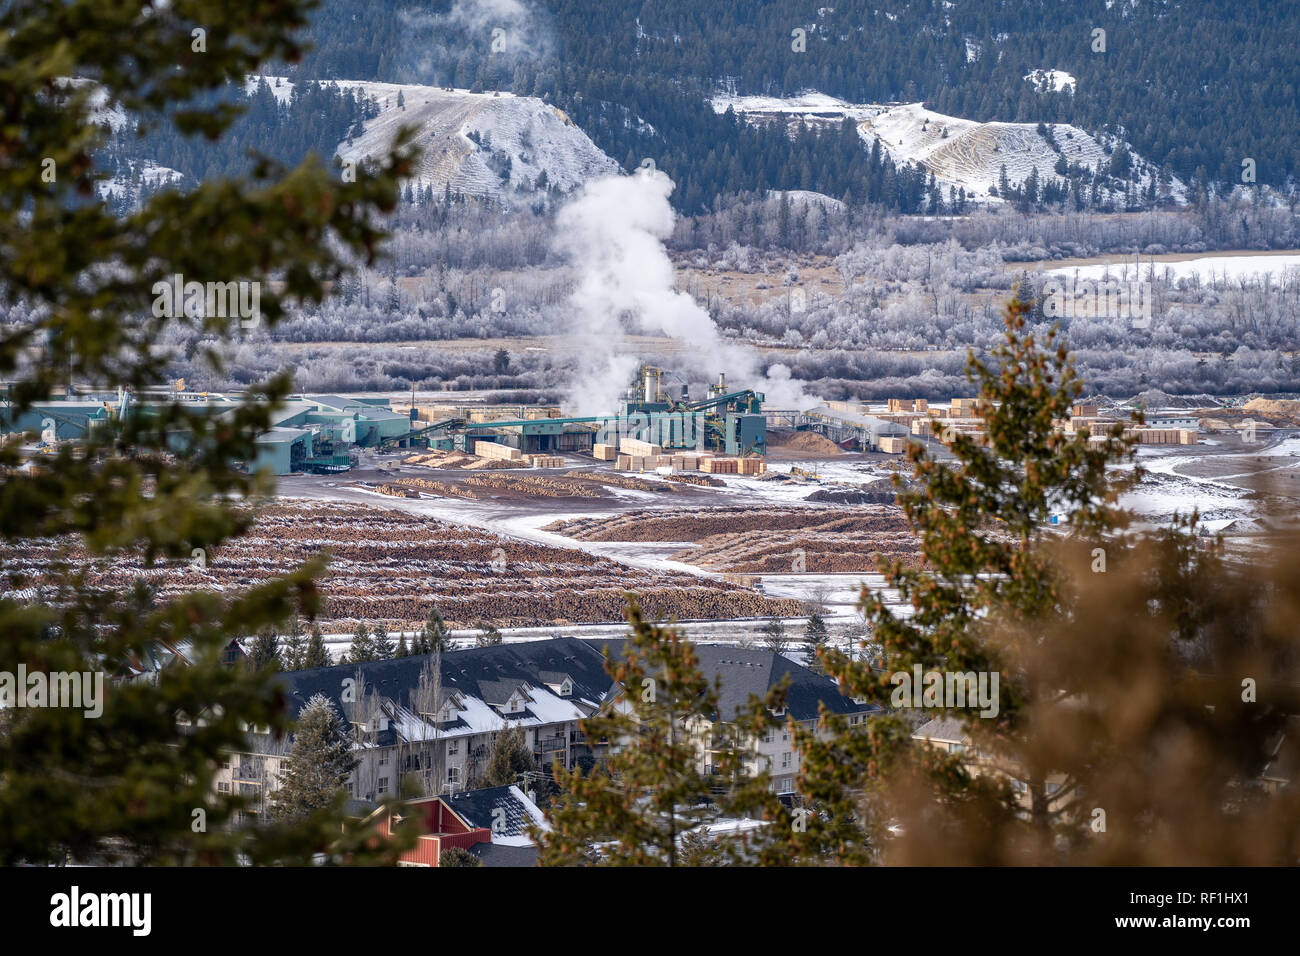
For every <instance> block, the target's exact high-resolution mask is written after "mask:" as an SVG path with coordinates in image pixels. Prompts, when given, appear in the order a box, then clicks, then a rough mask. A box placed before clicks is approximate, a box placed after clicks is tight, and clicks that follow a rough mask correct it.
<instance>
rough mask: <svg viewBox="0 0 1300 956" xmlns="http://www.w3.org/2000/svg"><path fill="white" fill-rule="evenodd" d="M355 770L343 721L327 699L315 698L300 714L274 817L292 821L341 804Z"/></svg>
mask: <svg viewBox="0 0 1300 956" xmlns="http://www.w3.org/2000/svg"><path fill="white" fill-rule="evenodd" d="M356 766H357V760H356V757H354V756H353V753H352V739H351V737H350V736H349V735H348V733H347V730H346V728H345V725H344V723H343V718H342V717H341V716H340V715H339V712H338V711H337V710H336V709H335V708H334V704H333V702H332V701H331V700H330V699H329V698H328V697H325V696H324V695H322V694H316V695H314V696H313V697H312V698H311V699H310V700H308V701H307V703H306V704H305V705H303V708H302V710H301V711H300V712H299V714H298V723H297V727H296V728H295V729H294V733H293V747H292V749H291V750H290V751H289V756H288V758H287V759H286V760H285V761H284V763H283V770H282V771H281V773H280V788H279V789H278V790H276V791H275V792H274V793H272V795H271V815H272V817H274V818H275V819H278V820H293V819H298V818H301V817H305V816H307V815H308V814H310V813H312V812H314V811H318V810H324V809H326V808H328V807H331V806H334V805H336V804H338V803H339V802H340V801H341V800H342V799H343V797H342V795H343V794H344V793H345V791H346V789H347V785H348V780H349V778H350V777H351V775H352V771H353V770H355V769H356Z"/></svg>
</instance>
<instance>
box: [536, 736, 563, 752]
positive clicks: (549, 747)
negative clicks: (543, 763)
mask: <svg viewBox="0 0 1300 956" xmlns="http://www.w3.org/2000/svg"><path fill="white" fill-rule="evenodd" d="M567 745H568V742H567V741H566V740H565V739H564V738H563V737H543V738H542V739H541V740H539V741H537V746H536V747H534V748H533V750H534V751H535V752H537V753H551V752H553V751H556V750H564V749H565V748H566V746H567Z"/></svg>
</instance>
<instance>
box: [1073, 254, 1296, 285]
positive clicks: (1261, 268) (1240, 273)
mask: <svg viewBox="0 0 1300 956" xmlns="http://www.w3.org/2000/svg"><path fill="white" fill-rule="evenodd" d="M1294 269H1300V255H1281V256H1265V255H1259V256H1200V257H1198V258H1195V259H1186V260H1183V261H1181V262H1143V263H1142V264H1141V265H1140V266H1138V265H1135V264H1133V263H1118V264H1116V263H1102V264H1098V265H1090V266H1066V267H1063V268H1059V269H1051V270H1049V271H1051V272H1054V273H1059V274H1061V275H1068V276H1071V277H1077V278H1079V279H1088V280H1097V279H1116V280H1119V281H1125V280H1127V279H1133V278H1136V279H1148V278H1151V277H1152V276H1153V275H1154V277H1155V278H1158V279H1167V280H1169V281H1171V282H1177V281H1179V280H1182V279H1191V278H1193V277H1196V278H1197V279H1198V280H1199V281H1200V282H1204V283H1211V282H1224V281H1228V282H1230V281H1234V280H1236V279H1242V278H1245V277H1247V276H1261V275H1272V276H1281V275H1282V274H1283V273H1284V272H1286V271H1288V270H1294Z"/></svg>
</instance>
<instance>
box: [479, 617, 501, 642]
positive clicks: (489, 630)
mask: <svg viewBox="0 0 1300 956" xmlns="http://www.w3.org/2000/svg"><path fill="white" fill-rule="evenodd" d="M475 626H476V627H477V628H478V632H479V633H478V637H476V638H475V639H474V643H475V645H476V646H478V647H491V646H493V645H494V644H500V643H501V632H500V631H498V630H497V629H496V628H495V627H493V626H492V625H491V624H489V623H487V622H486V621H479V622H478V624H476V625H475Z"/></svg>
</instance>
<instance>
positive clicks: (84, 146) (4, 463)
mask: <svg viewBox="0 0 1300 956" xmlns="http://www.w3.org/2000/svg"><path fill="white" fill-rule="evenodd" d="M310 6H311V4H309V3H306V2H303V0H284V2H280V3H276V4H267V3H264V2H261V0H248V2H245V3H239V4H232V5H227V6H220V7H218V6H211V7H206V8H204V9H203V10H201V11H200V10H199V9H198V7H197V6H196V5H195V4H194V3H191V2H189V0H181V2H178V3H173V4H170V5H168V7H167V11H166V15H165V16H162V17H154V18H153V19H151V20H150V19H148V17H147V16H145V17H144V19H142V16H144V15H142V13H141V10H140V8H138V7H137V8H134V9H127V8H118V9H111V8H108V7H105V6H104V5H103V4H100V3H96V2H93V0H68V2H67V3H64V4H62V5H61V6H60V7H59V11H58V12H59V16H60V17H66V18H67V19H66V21H64V22H65V26H66V25H67V24H76V27H75V29H62V28H54V29H52V28H51V21H50V18H49V14H50V11H49V9H47V8H45V7H43V6H41V5H38V4H32V3H17V4H6V5H4V7H3V9H0V35H3V36H4V37H5V43H4V48H3V50H2V51H0V73H2V74H3V76H4V82H3V86H4V90H5V117H6V118H5V124H6V130H7V132H6V133H5V134H4V141H5V144H6V145H5V162H4V164H3V171H2V172H0V198H2V200H3V201H0V235H3V240H0V244H2V245H3V247H4V249H5V250H6V251H5V253H4V254H3V255H0V288H3V290H4V298H5V301H6V303H13V302H16V301H22V302H27V303H28V304H30V306H32V311H31V312H30V313H29V318H28V319H27V320H25V321H23V322H19V323H11V324H10V325H9V326H8V327H7V328H6V332H5V335H4V337H3V341H0V365H3V366H4V368H6V369H7V370H8V371H7V372H6V376H7V378H8V382H7V384H6V399H7V404H6V410H5V414H6V420H7V421H9V422H10V423H14V422H19V421H23V420H24V419H26V418H27V417H28V415H29V413H31V412H33V411H34V404H33V403H36V402H40V401H43V400H44V399H45V398H46V397H47V396H49V395H50V394H52V393H53V392H54V391H55V390H56V389H58V390H61V389H62V388H63V386H64V385H65V384H66V383H68V382H94V383H95V384H96V386H97V387H101V388H105V389H115V388H118V387H120V388H123V389H126V390H128V391H131V392H134V393H135V394H137V395H143V394H145V393H146V392H148V391H149V390H151V389H153V388H155V387H156V386H157V385H158V383H159V382H161V381H165V380H166V379H167V378H168V377H169V376H168V375H167V369H168V366H169V364H170V363H171V361H172V356H171V349H170V348H168V349H160V348H158V347H157V346H158V344H159V343H162V342H168V341H172V340H173V339H175V340H178V341H179V340H180V339H181V338H182V337H183V336H184V335H190V334H196V333H197V334H201V335H202V336H203V337H204V338H205V339H206V340H207V341H208V342H209V344H210V346H211V349H212V351H213V354H216V353H219V352H223V351H225V350H227V349H233V348H236V347H238V346H239V344H240V342H241V341H242V339H243V336H244V335H245V334H246V333H245V332H244V331H243V328H242V326H241V324H240V323H239V322H237V321H236V322H231V321H229V320H225V319H218V318H216V317H212V316H209V317H208V318H207V319H206V320H205V319H197V320H196V319H193V318H190V317H186V316H184V315H183V314H181V310H179V309H176V308H171V309H166V308H164V309H158V308H151V307H150V306H151V303H153V302H156V300H157V299H158V294H157V292H156V291H155V286H156V283H158V282H160V281H163V280H164V278H165V277H170V276H174V275H177V274H181V275H184V276H185V278H186V279H187V280H188V279H193V280H221V281H231V282H234V281H241V282H242V281H248V282H252V283H259V284H260V315H259V321H260V323H261V328H260V330H259V332H258V333H257V334H259V335H260V334H267V333H268V331H269V330H272V329H273V328H274V326H275V325H276V324H277V323H278V322H279V321H280V320H281V318H282V317H283V316H284V314H285V303H286V301H292V302H295V303H296V302H319V301H320V300H322V299H323V298H324V297H325V296H326V294H327V293H328V291H329V288H330V283H331V282H333V281H335V280H337V279H338V278H339V277H340V275H341V274H343V273H345V272H346V271H348V268H349V266H348V263H349V262H352V261H356V260H358V259H359V260H367V259H369V258H371V257H372V256H374V255H376V254H379V253H381V252H382V245H383V240H384V234H383V233H382V231H381V230H382V224H383V223H382V213H383V212H384V211H385V210H387V209H391V208H392V206H393V203H394V200H395V197H396V195H397V189H398V180H399V178H400V177H401V176H403V175H404V174H405V172H406V171H407V170H408V169H409V166H408V163H409V161H410V157H409V155H407V153H408V151H407V150H406V149H405V148H404V147H401V146H399V147H398V150H399V153H400V154H401V155H384V156H379V157H376V163H375V164H374V167H373V169H374V172H373V173H367V174H365V175H359V176H358V177H357V178H356V180H355V181H353V182H342V181H340V180H339V179H338V178H336V177H335V176H334V175H333V173H332V171H331V170H330V169H328V168H326V167H325V166H323V165H322V164H320V163H319V162H316V161H315V160H310V159H309V160H307V161H305V162H303V163H302V164H301V165H299V166H297V168H295V169H293V170H292V171H289V170H287V169H286V168H285V167H283V166H281V165H279V164H277V163H276V162H269V163H267V164H265V165H264V166H263V167H262V169H261V170H260V172H259V174H258V177H257V180H256V182H253V181H252V180H251V178H250V177H248V176H246V175H244V174H243V172H242V171H241V170H234V171H232V174H231V175H230V176H229V177H228V178H225V179H223V180H222V181H220V182H212V183H200V184H198V185H193V186H192V188H188V190H187V192H186V193H184V194H181V193H179V192H177V191H174V190H170V189H168V190H158V191H156V192H154V193H152V194H151V195H148V196H142V197H141V198H140V199H139V200H138V201H137V202H136V203H134V204H133V206H132V207H131V208H130V209H129V212H126V213H125V214H124V209H125V207H123V206H122V205H120V204H116V203H113V202H106V201H102V200H101V199H100V197H101V196H102V191H101V190H100V188H99V187H100V183H101V182H102V179H103V174H104V172H105V171H106V169H107V166H106V164H105V163H103V162H101V158H102V157H103V151H104V149H105V148H106V147H107V146H108V145H109V139H108V135H109V134H108V132H107V131H106V129H105V127H104V125H103V123H102V119H103V108H104V106H105V105H109V106H111V107H112V108H114V109H121V110H122V111H123V112H124V113H125V114H126V115H128V116H130V115H144V114H148V116H149V117H150V118H151V122H153V123H155V125H156V128H158V129H160V130H163V131H165V132H166V134H167V135H169V136H174V137H175V138H176V141H177V142H183V143H184V144H186V145H187V146H188V148H189V149H190V150H191V151H192V152H194V153H201V152H205V151H207V150H208V149H210V148H211V147H210V145H209V144H214V143H215V144H221V143H229V141H230V135H229V134H230V132H231V129H232V125H233V123H234V122H235V112H234V111H232V110H230V109H227V108H224V106H223V105H221V104H220V102H219V101H220V99H221V98H222V97H223V96H225V95H226V93H225V91H226V90H228V89H229V88H230V87H231V86H232V85H233V86H239V87H240V88H242V87H243V85H244V84H245V82H246V79H247V77H248V76H250V75H256V74H258V73H259V72H260V71H261V69H262V66H263V64H264V63H266V62H268V61H269V60H271V59H273V58H274V59H281V60H283V59H285V58H290V59H291V58H293V56H294V55H295V52H296V51H297V50H298V49H300V42H301V37H299V36H296V35H295V32H294V31H295V29H296V28H298V27H300V26H301V25H303V24H305V23H306V22H307V20H308V12H309V10H308V8H309V7H310ZM200 21H201V23H202V26H203V27H204V29H205V30H206V31H207V36H208V42H207V47H206V52H204V53H202V54H201V55H197V56H194V55H191V54H190V44H191V42H192V41H191V37H190V28H191V26H192V25H193V24H195V23H196V22H200ZM218 38H219V39H218ZM127 50H129V51H130V54H129V57H130V61H131V65H130V67H129V68H123V60H122V56H123V51H127ZM182 61H183V62H182ZM68 77H87V78H92V79H93V80H94V82H93V83H87V84H83V85H70V84H69V83H68V82H67V78H68ZM56 101H57V102H56ZM253 105H254V106H255V107H256V104H253ZM321 125H322V126H324V125H325V124H321ZM133 132H134V131H133ZM325 135H326V136H328V135H330V134H329V132H328V131H327V132H326V134H325ZM341 138H342V136H341V131H340V135H339V136H338V137H337V138H336V139H335V140H334V142H335V143H337V142H338V141H339V140H341ZM243 146H244V147H246V146H247V142H245V143H244V144H243ZM330 148H331V149H332V147H330ZM214 152H215V150H214ZM326 154H328V153H326ZM298 155H302V154H298ZM294 161H295V162H297V159H296V158H295V160H294ZM51 172H53V173H55V174H56V175H53V176H51V175H49V174H50V173H51ZM271 334H273V332H272V333H271ZM34 345H39V348H33V346H34ZM291 388H292V386H291V383H290V381H289V377H288V376H287V375H277V376H275V377H273V378H271V379H270V380H267V381H256V382H250V387H249V388H248V390H247V392H246V393H245V396H244V398H243V399H242V400H241V401H240V402H239V403H237V404H235V405H231V406H230V407H229V410H228V412H227V413H226V414H223V415H221V416H219V417H217V416H206V415H195V414H193V407H192V405H189V403H187V402H184V401H181V400H171V399H168V398H165V397H164V398H162V399H160V400H159V401H158V402H157V403H156V404H152V405H151V407H150V408H149V411H148V413H147V414H131V415H125V416H121V417H117V416H113V417H111V418H110V419H109V420H108V421H106V422H105V424H104V425H103V426H102V427H100V428H96V429H93V430H91V431H90V432H89V434H88V435H86V436H85V438H84V439H82V440H79V447H78V448H77V449H76V451H75V453H74V452H73V451H72V450H71V449H67V450H66V451H65V452H63V453H60V454H57V455H51V456H48V457H45V458H44V459H43V460H42V463H41V465H42V467H41V468H40V469H39V470H32V471H29V470H28V469H25V468H22V467H20V466H21V465H22V463H23V458H24V452H23V450H22V446H23V444H24V442H23V441H21V440H19V441H6V442H4V443H3V445H2V446H0V516H3V520H2V521H0V536H3V540H4V543H5V545H6V550H7V551H9V553H22V552H23V551H24V549H25V547H26V546H27V545H26V542H28V541H30V540H31V539H32V538H38V537H39V538H56V539H66V540H67V541H68V543H69V544H70V545H72V546H74V547H81V548H84V549H85V550H87V551H88V552H89V553H90V554H91V555H92V556H98V555H101V554H105V553H111V552H119V553H120V552H121V551H122V550H123V549H125V550H126V551H127V552H131V551H134V552H135V553H136V554H137V555H138V556H139V558H140V559H142V560H143V561H145V562H146V563H147V564H153V563H159V564H162V563H166V562H181V561H183V562H188V561H189V560H190V557H191V554H192V553H193V552H194V550H195V549H201V550H202V551H204V552H206V553H208V554H212V553H215V552H216V551H218V550H219V549H220V546H221V545H222V543H223V542H225V541H226V540H228V539H232V538H234V537H236V536H238V535H240V534H242V533H244V532H245V531H246V530H247V529H248V528H249V527H250V525H251V523H252V521H253V519H254V517H255V515H254V510H253V509H251V508H249V507H248V505H249V504H251V503H254V502H256V501H258V500H262V499H264V498H265V497H266V496H267V494H268V493H269V492H270V491H271V486H272V483H271V482H270V481H269V480H268V479H267V477H266V476H265V475H264V474H263V475H260V476H259V475H257V474H254V473H250V472H246V471H244V470H242V469H241V468H238V467H236V463H239V462H248V461H252V460H253V459H254V458H255V457H256V440H257V438H258V437H259V436H260V435H261V434H262V433H263V432H265V430H266V428H267V426H268V423H269V420H270V413H271V410H272V406H274V405H275V404H276V403H278V402H280V401H282V400H283V399H284V397H285V396H286V395H287V394H289V392H290V391H291ZM14 427H15V426H14V425H13V424H10V425H9V426H7V428H8V429H10V430H12V429H13V428H14ZM88 502H89V503H93V506H90V505H88V504H87V503H88ZM6 561H7V559H6ZM322 569H323V562H322V561H320V560H311V561H308V562H306V563H304V564H303V565H302V566H301V567H299V568H297V569H294V570H292V571H290V572H289V573H288V574H286V575H285V576H283V577H279V578H275V579H272V580H270V581H268V582H266V583H265V584H262V585H258V586H256V587H252V588H248V589H241V590H240V591H239V592H238V593H233V592H227V593H223V592H212V591H192V592H187V593H184V594H179V595H177V596H175V597H172V598H168V599H166V600H161V601H159V602H158V604H157V606H156V607H155V608H153V609H150V610H146V611H143V612H142V611H140V610H139V609H138V608H136V607H134V606H133V605H132V603H131V600H130V595H129V593H127V592H126V591H125V590H122V591H118V592H114V591H113V590H112V589H111V588H110V589H108V590H105V589H103V588H96V589H93V590H92V589H89V588H87V587H85V586H84V585H83V582H82V580H81V578H80V577H79V576H78V575H77V574H76V573H75V570H76V569H73V568H71V567H69V568H68V569H67V570H68V571H69V572H70V573H68V574H67V575H66V577H65V579H64V580H65V584H66V586H65V587H64V589H63V591H62V593H61V594H60V595H59V600H58V601H57V602H56V603H50V604H34V603H23V602H19V601H17V600H15V599H14V597H13V593H14V592H12V591H10V592H8V593H7V594H6V596H4V597H3V598H0V608H2V609H3V613H4V619H5V627H4V631H3V637H2V638H0V641H2V642H3V644H4V653H3V655H0V657H3V659H4V660H6V661H24V662H25V664H26V666H27V667H28V668H29V669H30V670H31V671H33V672H35V671H38V670H39V671H45V672H52V671H65V672H66V671H87V672H107V673H109V674H119V673H126V672H127V668H128V666H129V662H130V661H132V660H138V659H139V658H140V656H141V655H145V654H149V653H151V652H152V651H153V650H154V649H155V648H156V647H157V646H158V645H159V644H160V643H165V644H166V645H168V646H171V647H175V646H178V645H182V644H184V645H188V646H190V647H191V648H192V650H193V653H192V654H191V655H189V656H190V658H191V664H190V665H189V666H185V667H181V668H176V669H174V672H163V673H162V674H160V675H159V678H158V680H156V681H129V682H125V683H124V684H123V685H122V686H121V687H116V688H114V691H113V693H111V694H108V695H106V699H105V700H104V705H103V711H102V713H101V714H99V715H98V716H97V717H96V718H95V719H88V718H87V717H86V716H85V714H84V713H83V712H82V711H81V710H80V709H76V708H54V707H45V708H26V709H22V710H21V712H19V711H18V710H17V709H10V712H9V713H7V714H6V718H7V726H6V732H5V733H4V734H3V735H0V863H5V864H13V863H17V862H20V861H21V862H24V863H27V864H44V863H47V862H52V861H63V860H66V859H67V858H68V856H69V855H71V856H72V857H73V858H74V859H84V860H95V861H100V860H112V859H125V860H129V861H132V862H135V863H156V864H163V863H172V864H191V863H195V862H200V861H202V862H205V863H222V862H224V863H234V862H235V861H237V860H240V861H246V862H251V863H254V864H259V863H270V862H280V863H300V864H306V863H310V862H311V861H312V860H313V859H314V858H315V857H316V855H317V854H318V853H325V854H327V855H328V856H329V858H330V859H334V860H341V859H347V860H349V861H352V862H367V861H373V860H376V859H389V858H391V851H392V849H393V846H394V845H392V844H387V843H384V844H380V843H377V842H373V836H374V830H373V828H372V827H365V828H360V827H352V828H349V829H348V830H347V831H346V832H345V831H344V829H343V827H342V823H343V818H342V815H341V813H339V812H337V810H336V809H330V810H328V811H323V812H322V813H320V814H316V815H313V816H312V817H311V818H309V819H306V820H302V821H300V822H298V823H297V824H295V825H292V826H277V827H271V828H258V827H251V828H234V827H232V826H230V825H229V824H230V823H231V822H232V821H233V820H234V814H235V813H236V812H237V811H240V810H242V809H245V808H246V807H245V805H244V802H243V801H242V800H241V799H240V798H239V797H238V796H237V795H233V794H221V793H218V792H217V789H216V787H215V783H214V777H215V774H216V771H217V768H218V767H219V765H220V762H221V759H222V757H223V754H226V753H228V752H229V751H231V750H238V749H241V748H243V747H245V746H246V732H247V728H249V727H260V728H266V729H268V730H269V731H271V732H272V733H273V734H276V733H284V732H286V731H287V730H288V729H289V727H290V723H289V721H288V719H287V718H286V717H285V701H284V697H283V691H282V690H281V689H280V687H279V684H278V682H277V679H276V678H275V677H274V675H272V674H270V673H269V672H268V671H267V670H266V669H260V670H259V669H256V668H231V667H228V666H224V665H223V664H222V662H221V654H222V651H223V649H224V648H225V647H226V646H227V645H228V644H229V642H230V640H231V639H232V638H233V637H235V636H237V635H241V634H256V633H258V632H259V631H261V630H262V629H263V628H266V627H271V626H276V625H278V624H280V623H281V622H283V621H285V620H286V619H288V618H289V617H290V616H291V615H292V614H294V613H304V614H308V615H310V614H314V613H316V612H317V611H318V610H319V605H320V598H319V594H318V589H317V587H316V584H315V578H316V577H317V576H318V575H319V574H320V573H321V571H322ZM13 570H14V569H13V568H12V567H7V568H5V569H4V573H5V575H6V578H7V579H8V577H9V575H10V574H11V572H12V571H13ZM159 715H165V716H168V717H169V716H170V715H176V716H178V717H187V718H189V719H187V720H171V719H159ZM200 718H201V726H197V727H196V725H195V723H194V721H196V720H199V719H200ZM196 809H201V810H203V811H204V816H205V820H206V826H205V827H202V828H199V827H195V826H194V822H195V819H196V817H195V815H194V811H195V810H196ZM399 842H400V841H399Z"/></svg>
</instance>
